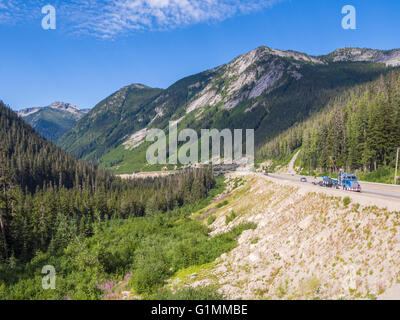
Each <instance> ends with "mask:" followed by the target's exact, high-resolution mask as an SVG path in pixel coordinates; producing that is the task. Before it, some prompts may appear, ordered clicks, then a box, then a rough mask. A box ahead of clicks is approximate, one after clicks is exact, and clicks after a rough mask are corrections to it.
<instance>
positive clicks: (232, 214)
mask: <svg viewBox="0 0 400 320" xmlns="http://www.w3.org/2000/svg"><path fill="white" fill-rule="evenodd" d="M235 218H236V213H235V211H232V212H231V214H230V215H229V216H226V218H225V224H226V225H228V224H229V223H230V222H231V221H233V220H235Z"/></svg>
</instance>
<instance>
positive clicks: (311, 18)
mask: <svg viewBox="0 0 400 320" xmlns="http://www.w3.org/2000/svg"><path fill="white" fill-rule="evenodd" d="M86 1H88V0H86ZM86 1H85V0H82V1H77V0H75V1H61V0H60V1H53V0H47V1H44V2H43V3H42V1H41V0H39V1H33V0H24V1H20V0H8V1H6V0H0V39H1V49H0V75H1V78H0V99H2V100H3V101H4V102H5V103H6V104H9V105H10V106H11V107H12V108H14V109H20V108H25V107H33V106H45V105H48V104H50V103H51V102H53V101H65V102H71V103H74V104H76V105H78V106H79V107H82V108H83V107H93V106H94V105H95V104H96V103H97V102H99V101H100V100H102V99H103V98H105V97H107V96H108V95H109V94H111V93H113V92H114V91H116V90H118V89H119V88H121V87H123V86H125V85H128V84H131V83H143V84H146V85H149V86H152V87H161V88H166V87H168V86H170V85H171V84H173V83H174V82H175V81H177V80H179V79H180V78H182V77H185V76H188V75H191V74H194V73H197V72H201V71H204V70H206V69H209V68H212V67H215V66H218V65H220V64H224V63H227V62H229V61H230V60H232V59H233V58H235V57H236V56H238V55H240V54H242V53H245V52H247V51H250V50H252V49H254V48H256V47H258V46H260V45H266V46H269V47H272V48H277V49H292V50H297V51H302V52H306V53H308V54H312V55H320V54H327V53H329V52H331V51H333V50H335V49H337V48H341V47H345V46H354V47H369V48H377V49H393V48H400V36H399V34H400V19H399V16H400V1H398V0H368V1H366V0H348V1H341V0H280V1H279V0H273V2H276V3H274V4H273V5H271V6H269V7H263V6H262V5H260V6H258V5H257V3H263V2H264V3H265V1H251V0H222V1H221V0H219V1H220V2H222V3H226V4H229V5H226V6H220V7H219V5H218V4H216V5H215V7H209V8H207V7H205V8H203V7H198V8H195V9H193V8H192V7H191V8H189V9H187V7H185V6H187V3H186V0H116V1H115V2H114V3H120V4H121V3H122V4H123V5H124V6H123V7H116V8H111V9H110V6H109V5H110V1H108V0H102V1H94V3H96V5H95V6H92V7H88V5H86V6H85V5H83V4H82V3H84V2H86ZM92 1H93V0H92ZM196 2H197V1H196ZM205 2H206V0H199V2H198V3H200V4H201V3H205ZM38 3H39V5H38ZM47 3H49V4H53V5H54V7H55V8H56V10H57V16H56V17H57V29H56V30H43V29H42V27H41V20H42V17H43V16H44V15H43V14H42V13H41V6H40V4H47ZM138 3H139V6H138V7H135V8H134V9H132V8H133V7H132V6H129V5H132V4H138ZM149 3H150V5H149ZM168 3H173V5H172V7H171V8H169V7H168V6H169V4H168ZM177 3H178V4H177ZM347 4H351V5H353V6H355V8H356V9H357V30H344V29H342V27H341V19H342V17H343V15H342V14H341V9H342V7H343V6H344V5H347ZM107 5H108V6H107ZM250 5H253V10H248V8H249V6H250ZM12 6H13V7H12ZM19 6H20V7H19ZM174 6H175V7H174ZM113 10H114V11H113ZM115 13H117V15H119V16H117V15H116V14H115ZM160 14H163V15H161V17H160ZM110 17H112V18H110ZM110 19H111V20H110ZM136 29H138V31H135V30H136Z"/></svg>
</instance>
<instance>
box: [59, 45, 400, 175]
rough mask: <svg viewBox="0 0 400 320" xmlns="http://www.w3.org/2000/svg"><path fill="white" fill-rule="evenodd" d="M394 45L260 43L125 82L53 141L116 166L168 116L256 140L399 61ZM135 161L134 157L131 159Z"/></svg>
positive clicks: (135, 153) (129, 163)
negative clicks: (151, 84) (311, 51)
mask: <svg viewBox="0 0 400 320" xmlns="http://www.w3.org/2000/svg"><path fill="white" fill-rule="evenodd" d="M398 57H399V51H398V50H393V51H378V50H370V49H347V48H346V49H341V50H337V51H335V52H333V53H331V54H330V55H326V56H319V57H314V56H309V55H307V54H304V53H300V52H295V51H282V50H276V49H271V48H268V47H259V48H257V49H255V50H252V51H250V52H248V53H246V54H244V55H241V56H239V57H237V58H236V59H234V60H233V61H231V62H230V63H228V64H225V65H222V66H219V67H217V68H214V69H211V70H207V71H205V72H202V73H199V74H196V75H193V76H189V77H187V78H184V79H182V80H179V81H178V82H176V83H175V84H173V85H172V86H170V87H169V88H167V89H165V90H161V89H152V88H148V87H145V86H143V85H133V86H128V87H124V88H122V89H121V90H119V91H117V92H116V93H114V94H113V95H111V96H110V97H108V98H106V99H105V100H103V101H102V102H100V103H99V104H98V105H97V106H96V107H95V108H94V109H93V110H92V111H91V112H90V113H89V114H88V115H87V117H85V118H84V119H82V120H81V121H79V122H78V123H77V124H76V125H75V127H74V128H73V129H71V130H70V131H69V132H68V133H67V134H65V135H64V136H63V137H62V138H61V139H60V140H59V141H58V143H59V145H60V146H61V147H63V148H64V149H66V150H67V151H69V152H72V153H73V154H74V155H76V156H78V157H82V158H85V159H87V160H92V161H99V162H100V163H102V164H103V166H104V167H109V168H114V169H116V170H117V171H118V172H119V173H125V172H130V171H131V170H132V169H133V168H134V167H135V170H137V169H140V168H139V167H138V166H137V163H138V162H145V156H144V154H145V153H144V151H145V146H146V143H144V138H145V134H144V133H145V132H146V130H148V129H150V128H158V129H163V130H165V129H166V128H167V127H168V123H169V121H175V122H177V123H179V125H178V126H179V128H185V127H188V128H192V129H195V130H198V131H199V130H200V129H207V128H216V129H223V128H228V129H240V128H242V129H254V130H255V141H256V147H257V145H260V144H263V143H265V142H266V141H268V140H269V139H271V138H273V137H275V136H277V135H278V134H279V133H281V132H282V131H284V130H286V129H288V128H290V127H291V126H293V125H295V124H296V123H298V122H300V121H303V120H304V119H306V118H308V117H309V116H310V115H311V114H313V113H315V112H318V111H320V110H322V109H323V108H324V107H325V106H326V105H327V104H328V102H329V101H331V99H332V98H334V97H335V96H337V95H338V94H340V93H341V92H343V91H344V90H346V89H348V88H349V87H352V86H356V85H359V84H361V83H365V82H369V81H372V80H374V79H376V78H377V77H379V76H380V75H381V74H383V73H386V72H388V71H389V70H390V69H391V68H390V67H391V66H397V65H400V61H399V60H398V59H399V58H398ZM133 163H135V165H133Z"/></svg>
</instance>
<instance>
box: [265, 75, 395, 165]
mask: <svg viewBox="0 0 400 320" xmlns="http://www.w3.org/2000/svg"><path fill="white" fill-rule="evenodd" d="M300 147H301V148H302V152H301V156H300V162H301V163H300V165H301V167H303V168H310V169H320V170H331V171H337V170H338V169H339V168H344V169H347V170H354V169H361V170H364V171H365V172H369V171H371V170H376V169H377V168H379V167H380V166H392V167H393V166H394V165H395V157H396V148H397V147H400V71H398V70H396V71H393V72H391V73H389V74H388V75H386V76H381V77H380V79H378V80H376V81H374V82H372V83H369V84H366V85H361V86H358V87H357V88H354V89H351V90H348V91H347V92H346V93H345V94H343V95H341V96H340V97H338V98H336V99H335V100H334V101H333V102H332V103H331V104H330V105H329V106H328V107H327V108H326V109H325V110H324V111H323V112H321V113H320V114H318V115H316V116H314V117H312V118H311V119H309V120H307V121H305V122H303V123H301V124H298V125H296V126H294V127H292V128H291V129H289V130H287V131H286V132H285V133H283V134H281V135H280V136H278V137H277V138H275V139H274V140H272V141H270V142H269V143H267V144H266V145H265V146H264V147H263V148H262V149H261V150H260V154H259V155H260V157H262V158H270V159H271V158H272V159H284V158H287V157H288V156H290V155H291V154H292V153H293V152H294V151H295V150H296V149H298V148H300Z"/></svg>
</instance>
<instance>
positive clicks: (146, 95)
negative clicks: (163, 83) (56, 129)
mask: <svg viewBox="0 0 400 320" xmlns="http://www.w3.org/2000/svg"><path fill="white" fill-rule="evenodd" d="M161 91H162V90H161V89H153V88H149V87H146V86H144V85H141V84H133V85H130V86H126V87H124V88H122V89H121V90H118V91H117V92H115V93H113V94H112V95H111V96H109V97H108V98H106V99H104V100H103V101H101V102H99V103H98V104H97V105H96V106H95V107H94V108H93V109H92V110H90V112H89V113H88V114H87V115H86V116H85V117H84V118H83V119H81V120H80V121H79V122H78V123H77V124H76V125H75V126H74V127H73V128H72V129H71V130H70V131H69V132H67V133H66V134H65V135H64V136H62V137H60V139H58V140H57V145H59V146H60V147H62V148H64V149H65V150H67V151H68V152H70V153H72V154H74V155H75V156H77V157H79V158H84V159H88V160H96V159H98V158H99V156H101V155H102V154H104V153H105V152H107V151H108V150H110V149H111V148H113V147H116V146H117V145H118V144H120V143H121V142H122V141H124V139H126V138H127V135H128V134H130V133H131V132H132V131H135V130H138V129H141V128H142V127H143V125H144V124H146V123H147V122H148V121H149V120H148V117H149V116H150V115H149V114H148V113H147V112H145V111H144V110H143V106H144V105H146V103H149V101H151V100H152V99H154V96H156V95H157V94H159V93H160V92H161Z"/></svg>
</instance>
